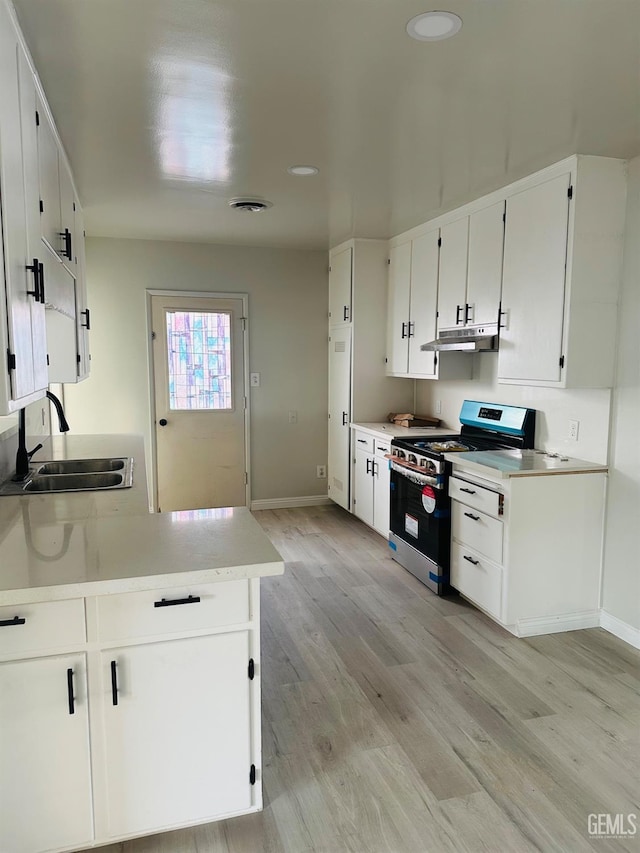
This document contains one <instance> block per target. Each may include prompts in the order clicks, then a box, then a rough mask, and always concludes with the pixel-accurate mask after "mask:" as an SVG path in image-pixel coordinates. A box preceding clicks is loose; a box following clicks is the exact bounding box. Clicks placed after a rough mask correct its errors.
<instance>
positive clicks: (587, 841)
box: [102, 506, 640, 853]
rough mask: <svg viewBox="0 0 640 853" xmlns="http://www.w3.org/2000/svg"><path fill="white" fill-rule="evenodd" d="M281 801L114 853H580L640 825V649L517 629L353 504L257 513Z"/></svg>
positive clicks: (267, 764)
mask: <svg viewBox="0 0 640 853" xmlns="http://www.w3.org/2000/svg"><path fill="white" fill-rule="evenodd" d="M255 516H256V518H257V519H258V520H259V522H260V523H261V524H262V526H263V528H264V529H265V531H266V532H267V533H268V535H269V536H270V538H271V540H272V541H273V543H274V544H275V546H276V547H277V548H278V549H279V550H280V552H281V554H282V555H283V557H284V559H285V560H286V564H287V568H286V573H285V575H284V576H283V577H277V578H265V579H264V580H263V581H262V625H263V651H262V658H263V660H262V687H263V715H264V721H263V748H264V757H263V780H264V781H263V785H264V798H265V809H264V811H263V812H262V813H260V814H255V815H250V816H247V817H241V818H235V819H233V820H229V821H222V822H219V823H214V824H209V825H207V826H203V827H196V828H193V829H188V830H181V831H177V832H171V833H166V834H164V835H155V836H149V837H147V838H143V839H137V840H135V841H129V842H126V843H123V844H116V845H111V846H109V847H104V848H102V850H103V851H106V853H281V852H282V853H341V851H346V852H347V853H427V851H428V853H459V852H460V851H462V853H465V851H469V853H481V851H487V853H493V851H496V853H498V851H499V853H511V851H513V853H529V851H543V852H544V853H547V851H548V852H549V853H551V851H557V852H558V853H580V851H593V850H596V851H602V853H605V851H607V853H608V851H623V850H625V851H626V850H629V851H633V850H640V827H639V829H638V834H637V835H636V836H635V837H632V836H628V837H625V838H618V839H604V838H597V837H590V836H589V832H588V815H589V814H591V813H594V814H598V813H610V814H611V815H616V814H618V813H623V814H624V815H627V814H629V813H633V814H636V815H637V816H638V822H639V823H640V653H639V652H637V651H636V650H634V649H632V648H631V647H630V646H628V645H626V644H624V643H622V642H621V641H619V640H617V639H616V638H615V637H613V636H612V635H610V634H607V633H606V632H605V631H603V630H602V629H591V630H587V631H575V632H571V633H565V634H554V635H549V636H544V637H535V638H530V639H517V638H515V637H513V636H511V635H510V634H508V633H507V632H506V631H503V630H502V629H501V628H499V627H498V626H496V625H495V624H494V623H493V622H491V620H489V619H487V618H486V617H484V616H483V615H482V614H481V613H480V612H479V611H478V610H476V609H474V608H473V607H471V606H470V605H468V604H466V603H465V602H464V601H463V600H462V599H459V598H447V599H442V598H438V597H437V596H434V595H433V594H432V593H431V592H430V591H429V590H428V589H426V588H425V587H424V586H422V584H420V583H419V582H418V581H417V580H416V579H415V578H413V576H412V575H410V574H409V573H408V572H406V571H405V570H404V569H403V568H402V567H401V566H399V565H398V564H397V563H394V562H393V561H392V560H391V559H390V558H389V557H388V548H387V543H386V541H385V540H383V539H382V538H381V537H380V536H378V535H377V534H376V533H374V532H373V531H372V530H370V529H369V528H368V527H366V526H365V525H363V524H361V523H360V522H359V521H358V520H357V519H355V518H354V517H353V516H351V515H349V514H348V513H346V512H344V511H342V510H341V509H339V508H338V507H333V506H330V507H310V508H304V509H295V510H278V511H275V510H274V511H261V512H257V513H255Z"/></svg>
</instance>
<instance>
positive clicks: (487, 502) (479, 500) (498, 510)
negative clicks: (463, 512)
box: [449, 477, 504, 518]
mask: <svg viewBox="0 0 640 853" xmlns="http://www.w3.org/2000/svg"><path fill="white" fill-rule="evenodd" d="M449 497H451V498H454V499H455V500H457V501H462V503H465V504H467V506H471V507H475V508H476V509H480V510H482V512H487V513H489V515H493V516H495V517H496V518H498V517H499V516H501V515H502V502H503V498H504V496H503V495H501V494H500V492H494V491H492V490H491V489H485V488H484V486H478V485H476V483H468V482H467V481H466V480H461V479H460V478H459V477H449Z"/></svg>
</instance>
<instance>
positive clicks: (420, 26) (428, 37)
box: [407, 12, 462, 41]
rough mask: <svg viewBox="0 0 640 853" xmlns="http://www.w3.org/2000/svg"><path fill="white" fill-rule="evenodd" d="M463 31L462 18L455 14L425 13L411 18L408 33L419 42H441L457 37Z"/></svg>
mask: <svg viewBox="0 0 640 853" xmlns="http://www.w3.org/2000/svg"><path fill="white" fill-rule="evenodd" d="M461 29H462V18H460V17H458V15H454V13H453V12H423V13H422V14H421V15H416V16H415V18H411V20H410V21H409V23H408V24H407V32H408V34H409V35H410V36H411V38H412V39H417V40H418V41H440V40H441V39H448V38H451V36H455V34H456V33H458V32H460V30H461Z"/></svg>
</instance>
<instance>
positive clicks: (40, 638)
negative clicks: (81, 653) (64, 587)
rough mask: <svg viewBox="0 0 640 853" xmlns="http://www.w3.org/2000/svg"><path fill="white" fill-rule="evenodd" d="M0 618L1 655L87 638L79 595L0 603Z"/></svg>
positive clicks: (63, 644) (22, 655) (52, 647)
mask: <svg viewBox="0 0 640 853" xmlns="http://www.w3.org/2000/svg"><path fill="white" fill-rule="evenodd" d="M16 617H17V618H16ZM23 619H24V622H22V620H23ZM0 622H4V623H5V624H4V625H0V656H2V657H3V658H4V657H12V658H19V657H24V656H25V655H28V654H33V653H34V652H39V651H47V650H48V649H58V648H61V647H63V646H73V645H77V644H80V643H84V642H86V639H87V632H86V627H85V619H84V599H82V598H73V599H68V600H66V601H42V602H38V603H37V604H17V605H13V604H11V605H9V606H7V607H0Z"/></svg>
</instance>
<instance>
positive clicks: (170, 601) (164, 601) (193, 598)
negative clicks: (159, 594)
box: [153, 595, 200, 607]
mask: <svg viewBox="0 0 640 853" xmlns="http://www.w3.org/2000/svg"><path fill="white" fill-rule="evenodd" d="M199 602H200V596H199V595H189V596H188V597H187V598H161V599H160V601H154V602H153V606H154V607H175V606H176V605H178V604H198V603H199Z"/></svg>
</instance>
